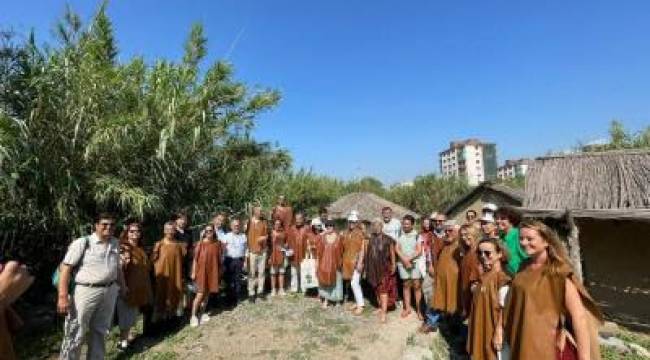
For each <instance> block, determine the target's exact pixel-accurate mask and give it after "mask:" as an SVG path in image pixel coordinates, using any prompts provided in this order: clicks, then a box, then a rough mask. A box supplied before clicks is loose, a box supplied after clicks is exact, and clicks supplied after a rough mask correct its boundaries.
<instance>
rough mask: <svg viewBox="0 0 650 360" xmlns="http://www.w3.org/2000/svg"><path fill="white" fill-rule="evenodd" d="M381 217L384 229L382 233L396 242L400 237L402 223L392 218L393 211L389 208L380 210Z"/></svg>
mask: <svg viewBox="0 0 650 360" xmlns="http://www.w3.org/2000/svg"><path fill="white" fill-rule="evenodd" d="M381 217H382V219H383V220H384V227H383V228H382V231H383V232H384V234H386V235H388V236H390V237H392V238H393V240H397V238H399V236H400V235H402V223H401V222H400V221H399V220H397V219H395V218H393V209H392V208H391V207H390V206H386V207H384V208H383V209H381Z"/></svg>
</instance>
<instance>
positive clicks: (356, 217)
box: [348, 210, 359, 222]
mask: <svg viewBox="0 0 650 360" xmlns="http://www.w3.org/2000/svg"><path fill="white" fill-rule="evenodd" d="M348 221H350V222H356V221H359V212H358V211H356V210H352V211H350V215H348Z"/></svg>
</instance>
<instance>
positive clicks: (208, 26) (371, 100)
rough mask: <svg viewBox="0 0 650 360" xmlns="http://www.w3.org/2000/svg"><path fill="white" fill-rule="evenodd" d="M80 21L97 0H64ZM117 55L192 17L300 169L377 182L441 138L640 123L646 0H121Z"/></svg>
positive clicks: (505, 138) (562, 140)
mask: <svg viewBox="0 0 650 360" xmlns="http://www.w3.org/2000/svg"><path fill="white" fill-rule="evenodd" d="M65 3H66V2H64V1H59V0H41V1H35V0H21V1H3V4H2V11H0V26H1V27H3V28H6V27H12V28H13V29H14V30H16V31H18V32H27V31H28V30H29V29H30V28H32V27H33V28H35V30H36V33H37V36H39V38H40V39H41V40H46V39H47V38H48V37H49V36H50V33H51V31H52V29H53V27H54V23H55V21H56V19H57V18H58V17H59V16H60V15H61V14H62V13H63V11H64V6H65ZM69 3H70V4H71V5H72V7H73V9H75V10H76V11H77V12H79V13H80V14H81V15H82V16H83V17H84V18H85V19H88V18H89V17H90V16H91V15H92V13H93V12H94V10H95V9H96V7H97V5H98V3H97V2H94V1H69ZM109 14H110V15H111V18H112V20H113V22H114V26H115V30H116V33H117V40H118V46H119V48H120V51H121V52H120V57H121V59H122V60H126V59H128V58H129V57H131V56H133V55H135V54H137V55H143V56H145V57H146V58H148V59H153V58H157V57H165V58H169V59H179V58H180V56H181V54H182V44H183V41H184V39H185V38H186V36H187V33H188V31H189V29H190V26H191V24H192V23H193V22H202V23H203V24H204V26H205V30H206V34H207V36H208V40H209V43H208V45H209V55H208V59H207V62H212V61H215V60H217V59H223V58H225V57H228V59H229V60H230V61H232V62H233V63H234V65H235V67H236V71H237V77H238V78H240V79H242V80H244V81H246V82H248V83H250V84H253V85H259V86H263V87H267V86H268V87H273V88H276V89H278V90H280V91H281V92H282V94H283V100H282V102H281V104H280V106H279V107H278V108H276V109H275V110H273V111H271V112H269V113H266V114H264V115H263V116H262V117H261V118H260V121H259V126H258V127H257V129H256V130H255V136H256V137H257V138H258V139H260V140H265V141H271V142H274V143H275V142H277V143H278V144H279V145H280V146H281V147H284V148H287V149H288V150H290V151H291V153H292V155H293V157H294V160H295V166H296V167H304V168H311V169H313V170H314V171H315V172H317V173H322V174H328V175H334V176H338V177H341V178H344V179H351V178H358V177H362V176H375V177H378V178H379V179H381V180H383V181H384V182H386V183H393V182H398V181H405V180H410V179H411V178H413V177H414V176H416V175H418V174H424V173H428V172H434V171H438V168H437V167H438V165H437V164H438V161H437V154H438V152H439V151H441V150H443V149H444V148H445V147H446V146H448V143H449V141H450V140H453V139H461V138H466V137H479V138H481V139H485V140H488V141H493V142H496V143H497V149H498V158H499V162H500V163H501V162H503V161H504V160H505V159H509V158H517V157H525V156H535V155H543V154H544V153H546V152H547V151H548V150H562V149H566V148H569V147H571V146H573V145H575V144H576V143H577V142H578V141H582V142H588V141H591V140H595V139H599V138H603V137H606V135H607V127H608V124H609V122H610V121H611V119H613V118H618V119H621V120H622V121H623V122H624V124H625V125H626V126H627V127H628V128H629V129H631V130H639V129H641V128H642V127H645V126H648V125H650V21H648V20H647V19H648V14H650V2H649V1H645V0H639V1H632V0H629V1H597V0H590V1H535V2H533V1H525V2H524V1H514V0H513V1H498V0H495V1H464V0H461V1H420V0H412V1H384V0H373V1H353V0H352V1H351V0H347V1H342V0H341V1H339V0H328V1H298V0H295V1H275V0H257V1H249V0H232V1H208V0H201V1H187V0H186V1H180V0H178V1H169V0H167V1H162V0H158V1H153V0H148V1H137V0H133V1H117V0H113V1H112V2H111V3H110V4H109Z"/></svg>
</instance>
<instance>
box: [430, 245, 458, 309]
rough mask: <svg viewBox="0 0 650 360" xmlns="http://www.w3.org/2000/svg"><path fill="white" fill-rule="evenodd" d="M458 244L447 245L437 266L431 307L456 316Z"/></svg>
mask: <svg viewBox="0 0 650 360" xmlns="http://www.w3.org/2000/svg"><path fill="white" fill-rule="evenodd" d="M459 260H460V259H459V252H458V242H457V241H454V242H453V243H445V246H444V247H443V248H442V251H441V252H440V256H439V257H438V261H437V262H436V265H435V274H434V281H435V282H434V290H433V301H432V303H431V307H432V308H434V309H436V310H439V311H442V312H445V313H448V314H454V313H456V311H458V262H459Z"/></svg>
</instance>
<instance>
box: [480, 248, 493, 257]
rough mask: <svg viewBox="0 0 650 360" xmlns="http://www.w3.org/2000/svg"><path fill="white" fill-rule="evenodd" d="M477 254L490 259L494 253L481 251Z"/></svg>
mask: <svg viewBox="0 0 650 360" xmlns="http://www.w3.org/2000/svg"><path fill="white" fill-rule="evenodd" d="M477 253H478V256H480V257H487V258H489V257H490V256H492V251H489V250H479V251H478V252H477Z"/></svg>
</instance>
